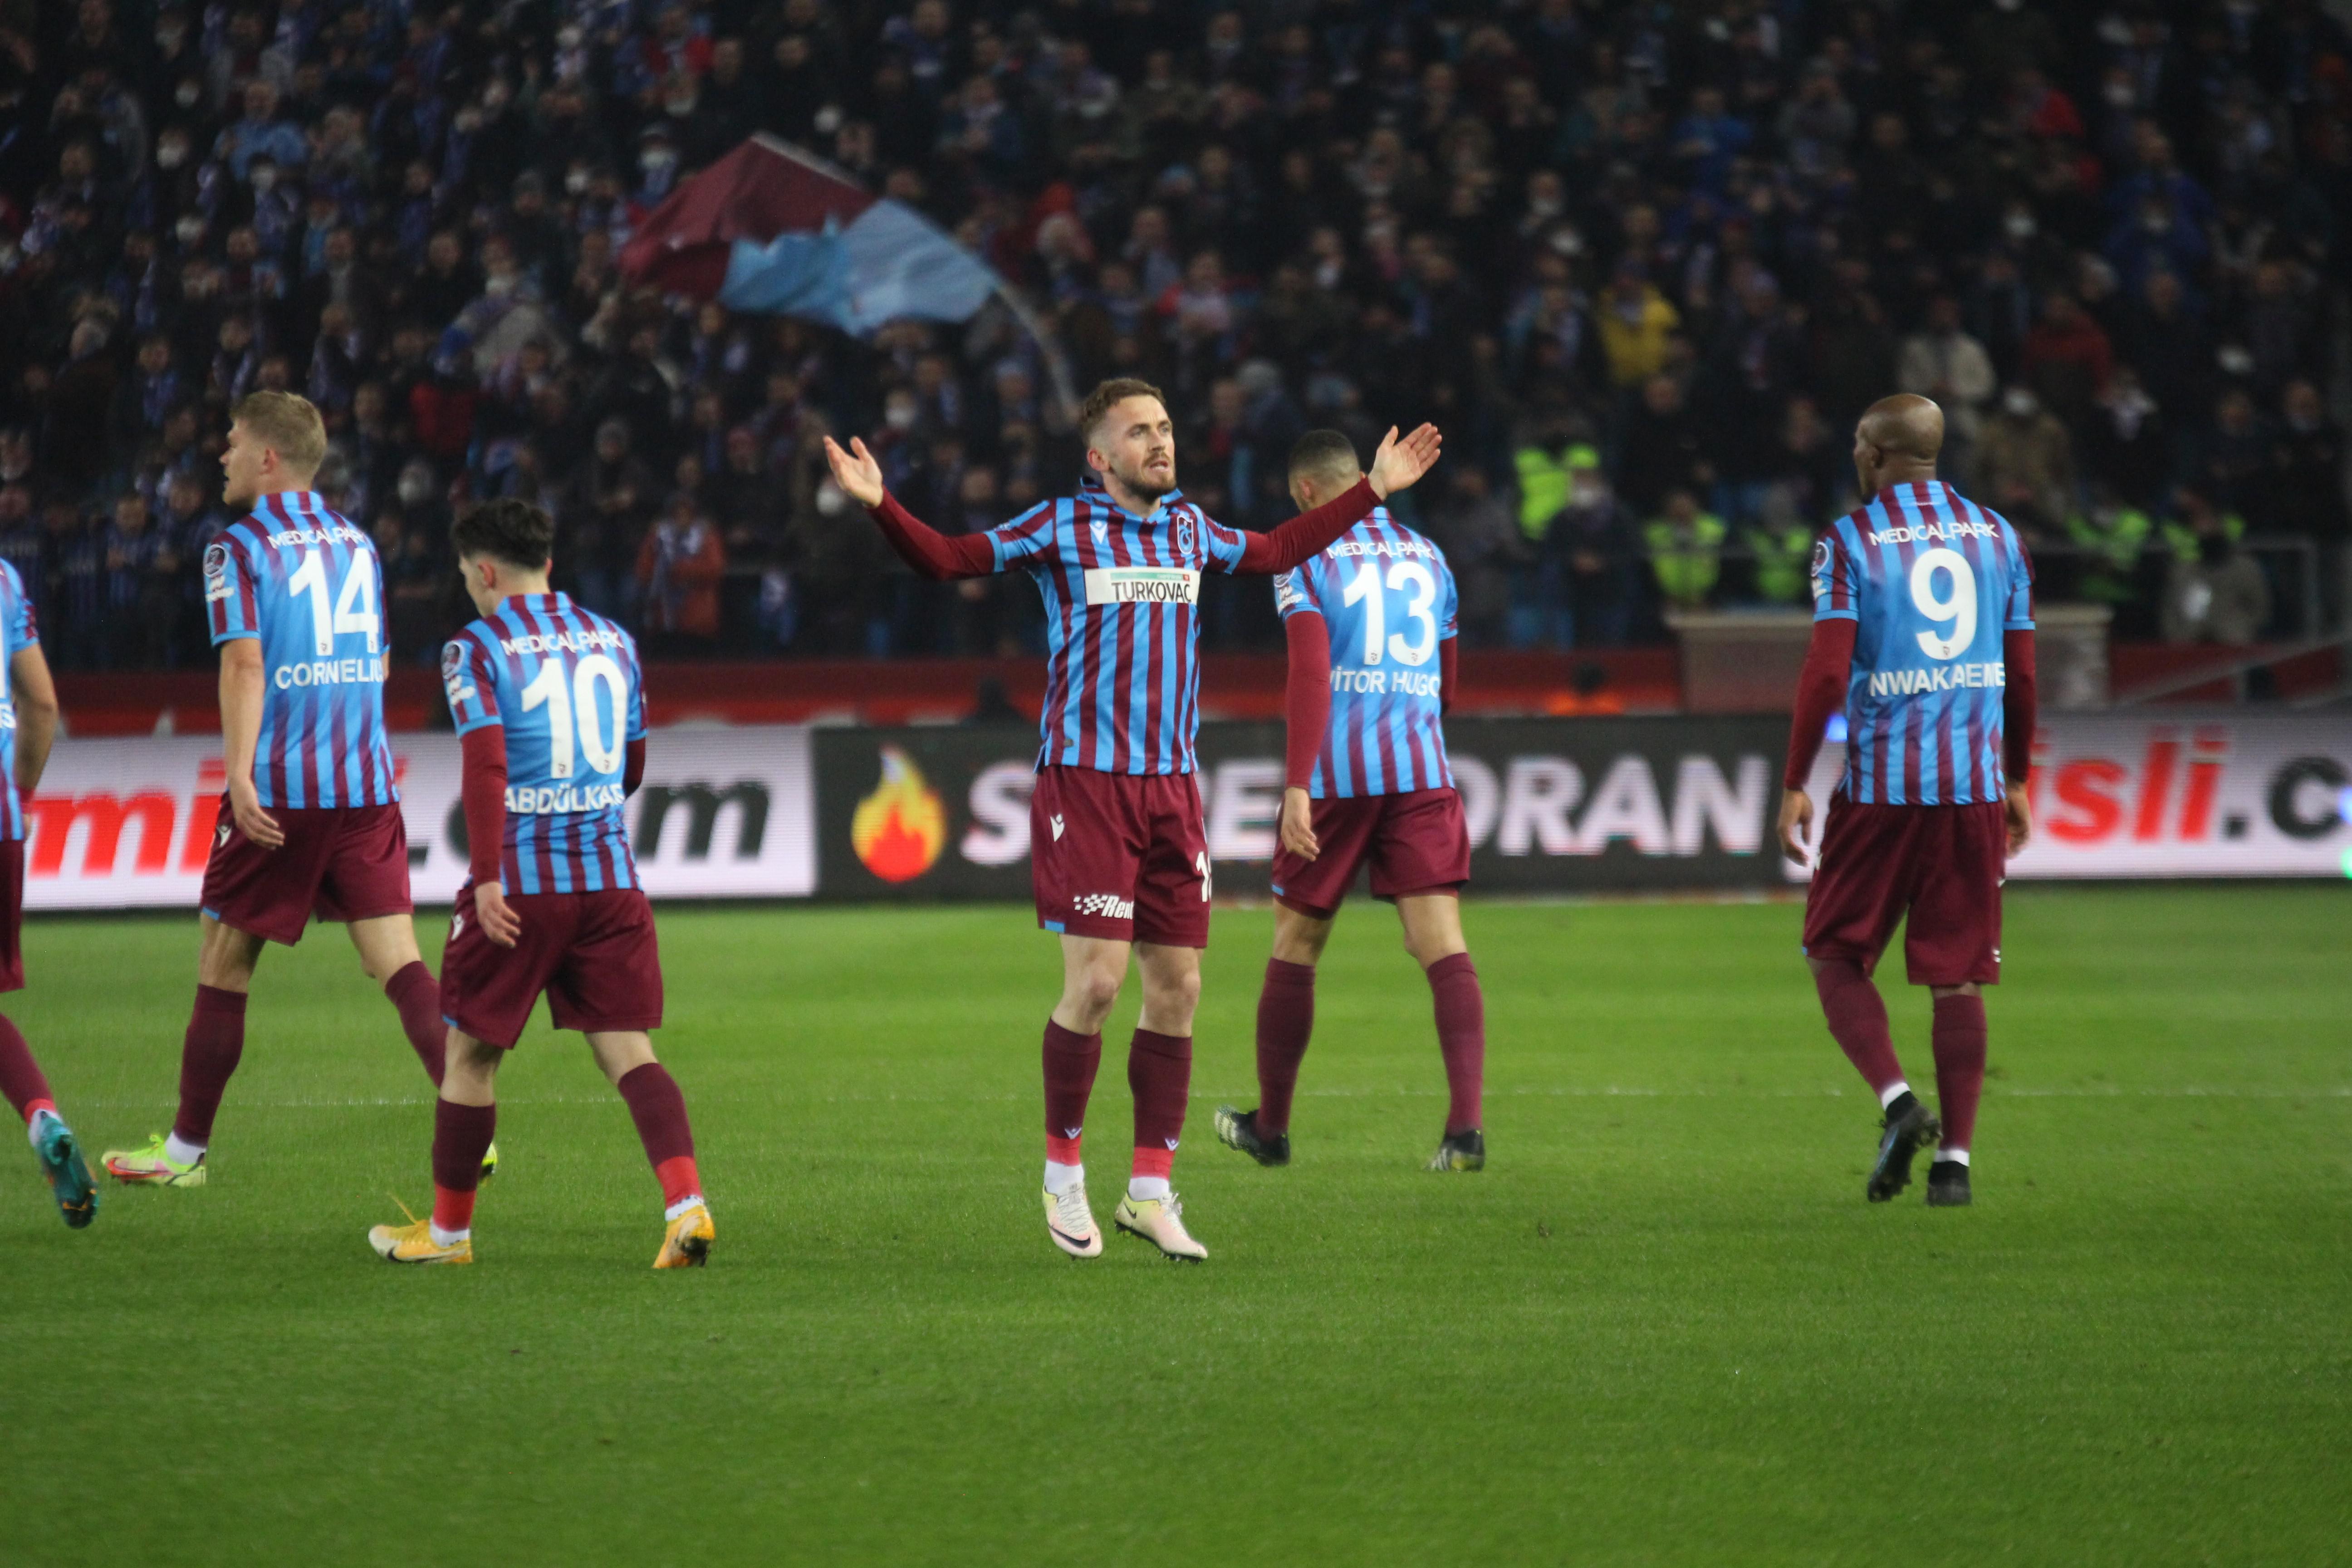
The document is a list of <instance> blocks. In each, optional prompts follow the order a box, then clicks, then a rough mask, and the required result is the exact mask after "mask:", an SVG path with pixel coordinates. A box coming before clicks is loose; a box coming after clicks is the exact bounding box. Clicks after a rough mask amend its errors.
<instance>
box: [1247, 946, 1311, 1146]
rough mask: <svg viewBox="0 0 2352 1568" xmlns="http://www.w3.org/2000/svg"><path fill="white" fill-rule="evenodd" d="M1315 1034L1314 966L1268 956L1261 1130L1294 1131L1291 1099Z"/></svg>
mask: <svg viewBox="0 0 2352 1568" xmlns="http://www.w3.org/2000/svg"><path fill="white" fill-rule="evenodd" d="M1314 1033H1315V966H1314V965H1313V964H1311V963H1286V962H1284V961H1283V960H1281V959H1279V958H1269V959H1267V960H1266V961H1265V989H1264V990H1263V991H1260V992H1259V993H1258V994H1257V1094H1258V1100H1257V1114H1256V1119H1255V1125H1256V1127H1257V1130H1258V1131H1259V1133H1260V1134H1262V1135H1263V1136H1265V1137H1268V1138H1271V1137H1273V1136H1274V1135H1275V1134H1276V1133H1277V1132H1287V1131H1290V1101H1291V1098H1292V1096H1294V1095H1296V1094H1297V1092H1298V1065H1299V1063H1301V1062H1303V1061H1305V1060H1306V1059H1307V1040H1308V1039H1309V1038H1310V1037H1312V1036H1313V1035H1314Z"/></svg>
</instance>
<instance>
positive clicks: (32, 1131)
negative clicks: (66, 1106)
mask: <svg viewBox="0 0 2352 1568" xmlns="http://www.w3.org/2000/svg"><path fill="white" fill-rule="evenodd" d="M44 1118H47V1120H48V1121H58V1122H62V1121H63V1120H64V1119H63V1118H61V1117H59V1116H58V1113H57V1112H56V1111H54V1110H36V1111H35V1112H33V1114H32V1115H30V1116H27V1117H26V1118H25V1141H26V1142H28V1143H30V1144H32V1146H33V1147H34V1148H36V1149H37V1148H39V1147H40V1146H41V1122H42V1120H43V1119H44Z"/></svg>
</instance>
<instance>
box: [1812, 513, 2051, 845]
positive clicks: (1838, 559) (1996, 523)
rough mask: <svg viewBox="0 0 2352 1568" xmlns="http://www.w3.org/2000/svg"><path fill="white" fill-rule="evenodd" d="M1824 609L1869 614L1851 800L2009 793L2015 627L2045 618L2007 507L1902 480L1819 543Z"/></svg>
mask: <svg viewBox="0 0 2352 1568" xmlns="http://www.w3.org/2000/svg"><path fill="white" fill-rule="evenodd" d="M1813 618H1814V619H1815V620H1817V621H1832V620H1850V621H1853V622H1854V623H1856V624H1855V626H1854V638H1853V673H1852V675H1851V676H1850V677H1849V679H1848V680H1847V683H1846V698H1845V721H1846V752H1845V756H1846V763H1845V782H1844V785H1843V788H1844V790H1845V794H1846V798H1847V799H1849V800H1851V801H1853V802H1855V803H1856V804H1858V805H1985V804H1990V803H1991V802H1995V801H1999V800H2000V798H2001V797H2002V795H2004V793H2006V790H2007V787H2008V785H2007V781H2006V779H2005V778H2004V777H2003V776H2002V769H2001V689H2002V688H2003V686H2005V685H2006V684H2007V677H2008V669H2007V666H2006V665H2005V663H2004V662H2003V660H2002V658H2001V642H2002V634H2003V633H2004V632H2009V631H2016V630H2021V629H2025V630H2030V629H2031V628H2032V626H2033V566H2032V562H2031V561H2029V560H2028V559H2027V558H2026V553H2025V546H2024V544H2023V543H2022V542H2021V541H2020V540H2019V539H2018V537H2017V530H2016V529H2014V528H2012V527H2011V526H2010V522H2009V520H2008V519H2007V518H2004V517H2002V516H2001V515H2000V513H1999V512H1997V511H1992V510H1988V509H1986V508H1984V507H1980V506H1979V505H1977V503H1976V502H1974V501H1972V500H1968V499H1967V498H1966V497H1964V496H1962V495H1961V494H1960V493H1959V492H1958V490H1956V489H1952V487H1951V486H1949V485H1948V484H1945V483H1943V482H1942V481H1941V480H1936V479H1931V480H1927V481H1926V482H1924V483H1919V484H1906V485H1890V486H1889V487H1887V488H1886V489H1884V490H1882V491H1880V492H1879V494H1878V496H1877V498H1876V499H1875V500H1872V501H1871V502H1870V503H1869V504H1868V505H1867V506H1864V507H1863V508H1862V509H1861V510H1858V511H1854V512H1850V513H1848V514H1847V515H1846V516H1844V517H1842V518H1840V519H1839V520H1838V521H1835V522H1833V523H1832V524H1831V525H1830V529H1829V531H1828V532H1827V533H1825V534H1823V535H1822V539H1821V542H1819V543H1818V544H1816V545H1815V546H1814V547H1813Z"/></svg>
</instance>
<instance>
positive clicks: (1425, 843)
mask: <svg viewBox="0 0 2352 1568" xmlns="http://www.w3.org/2000/svg"><path fill="white" fill-rule="evenodd" d="M1313 820H1314V824H1315V842H1316V845H1317V847H1318V854H1317V855H1316V857H1315V858H1314V859H1312V860H1307V859H1302V858H1299V857H1298V856H1297V855H1293V854H1292V853H1291V852H1290V851H1289V850H1287V849H1285V848H1282V847H1279V846H1277V847H1276V849H1275V852H1274V896H1275V897H1276V899H1277V900H1281V902H1282V904H1283V907H1284V908H1286V909H1292V910H1297V911H1298V912H1299V913H1300V914H1302V915H1308V916H1311V917H1313V918H1314V919H1316V920H1318V921H1328V920H1329V919H1330V918H1331V917H1332V916H1333V915H1334V914H1336V913H1338V912H1339V903H1340V900H1343V899H1345V898H1346V897H1347V896H1348V889H1349V888H1352V887H1354V886H1355V885H1356V870H1357V868H1359V867H1360V866H1362V865H1363V864H1364V863H1365V862H1366V861H1370V863H1371V868H1372V897H1374V898H1376V899H1398V898H1403V897H1405V896H1406V895H1408V894H1411V893H1450V892H1452V891H1453V890H1454V889H1456V888H1459V887H1460V886H1461V885H1462V884H1463V883H1465V882H1466V881H1468V880H1469V879H1470V829H1469V827H1468V826H1467V825H1466V824H1465V823H1464V821H1463V820H1462V797H1461V796H1460V795H1456V794H1455V793H1454V791H1453V789H1451V788H1450V787H1449V788H1445V789H1417V790H1414V791H1413V792H1412V794H1410V795H1360V796H1358V797H1357V798H1355V799H1353V800H1318V801H1317V802H1316V803H1315V811H1314V818H1313Z"/></svg>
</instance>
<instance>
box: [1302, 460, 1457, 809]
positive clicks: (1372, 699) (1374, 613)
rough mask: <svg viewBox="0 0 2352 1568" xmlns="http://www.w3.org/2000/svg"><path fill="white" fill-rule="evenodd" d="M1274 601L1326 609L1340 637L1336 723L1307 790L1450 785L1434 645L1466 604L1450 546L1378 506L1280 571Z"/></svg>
mask: <svg viewBox="0 0 2352 1568" xmlns="http://www.w3.org/2000/svg"><path fill="white" fill-rule="evenodd" d="M1274 605H1275V608H1276V609H1277V610H1279V611H1281V612H1282V618H1283V619H1284V620H1285V621H1287V620H1289V619H1290V617H1291V616H1298V615H1315V616H1322V617H1323V621H1324V625H1325V626H1326V628H1327V629H1328V631H1329V633H1330V636H1331V722H1330V724H1329V726H1328V728H1327V729H1326V730H1325V731H1324V734H1323V749H1322V752H1321V753H1320V754H1319V755H1318V756H1317V757H1316V759H1315V773H1314V775H1313V777H1312V778H1310V779H1309V780H1308V782H1307V794H1308V795H1312V796H1314V797H1315V798H1316V799H1317V800H1352V799H1354V798H1356V797H1357V796H1360V795H1411V794H1412V792H1414V791H1415V790H1424V789H1444V788H1449V787H1451V786H1452V784H1453V783H1454V770H1453V769H1452V768H1451V767H1449V766H1448V765H1447V763H1446V761H1445V730H1444V724H1443V722H1442V716H1443V713H1444V680H1443V679H1442V677H1441V675H1440V673H1439V670H1440V663H1439V659H1438V657H1437V645H1438V644H1440V643H1442V642H1444V641H1445V640H1446V639H1447V638H1448V637H1453V636H1454V622H1455V615H1456V607H1457V606H1456V601H1455V597H1454V573H1453V572H1452V570H1451V569H1449V568H1448V567H1447V566H1446V564H1445V556H1444V552H1442V551H1440V550H1439V549H1438V548H1437V546H1436V545H1434V544H1432V543H1431V542H1429V541H1428V540H1426V539H1423V537H1422V536H1421V535H1419V534H1418V533H1415V532H1414V531H1412V530H1411V529H1409V528H1407V527H1405V526H1404V525H1403V524H1402V523H1400V522H1398V521H1395V520H1394V519H1393V518H1391V517H1390V516H1389V512H1388V508H1386V507H1374V508H1373V509H1372V511H1371V515H1370V516H1369V517H1367V518H1365V519H1364V521H1361V522H1360V523H1358V524H1356V526H1355V527H1353V528H1351V529H1349V531H1347V532H1345V533H1343V534H1341V535H1340V536H1339V538H1338V539H1335V540H1333V541H1332V542H1330V543H1329V544H1328V545H1327V546H1325V547H1324V549H1323V552H1322V553H1320V554H1318V555H1317V556H1315V557H1314V558H1313V559H1311V560H1309V561H1307V563H1305V564H1303V565H1300V566H1297V567H1295V568H1293V569H1292V570H1290V571H1288V572H1286V573H1284V574H1282V575H1280V576H1279V577H1276V579H1275V580H1274Z"/></svg>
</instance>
